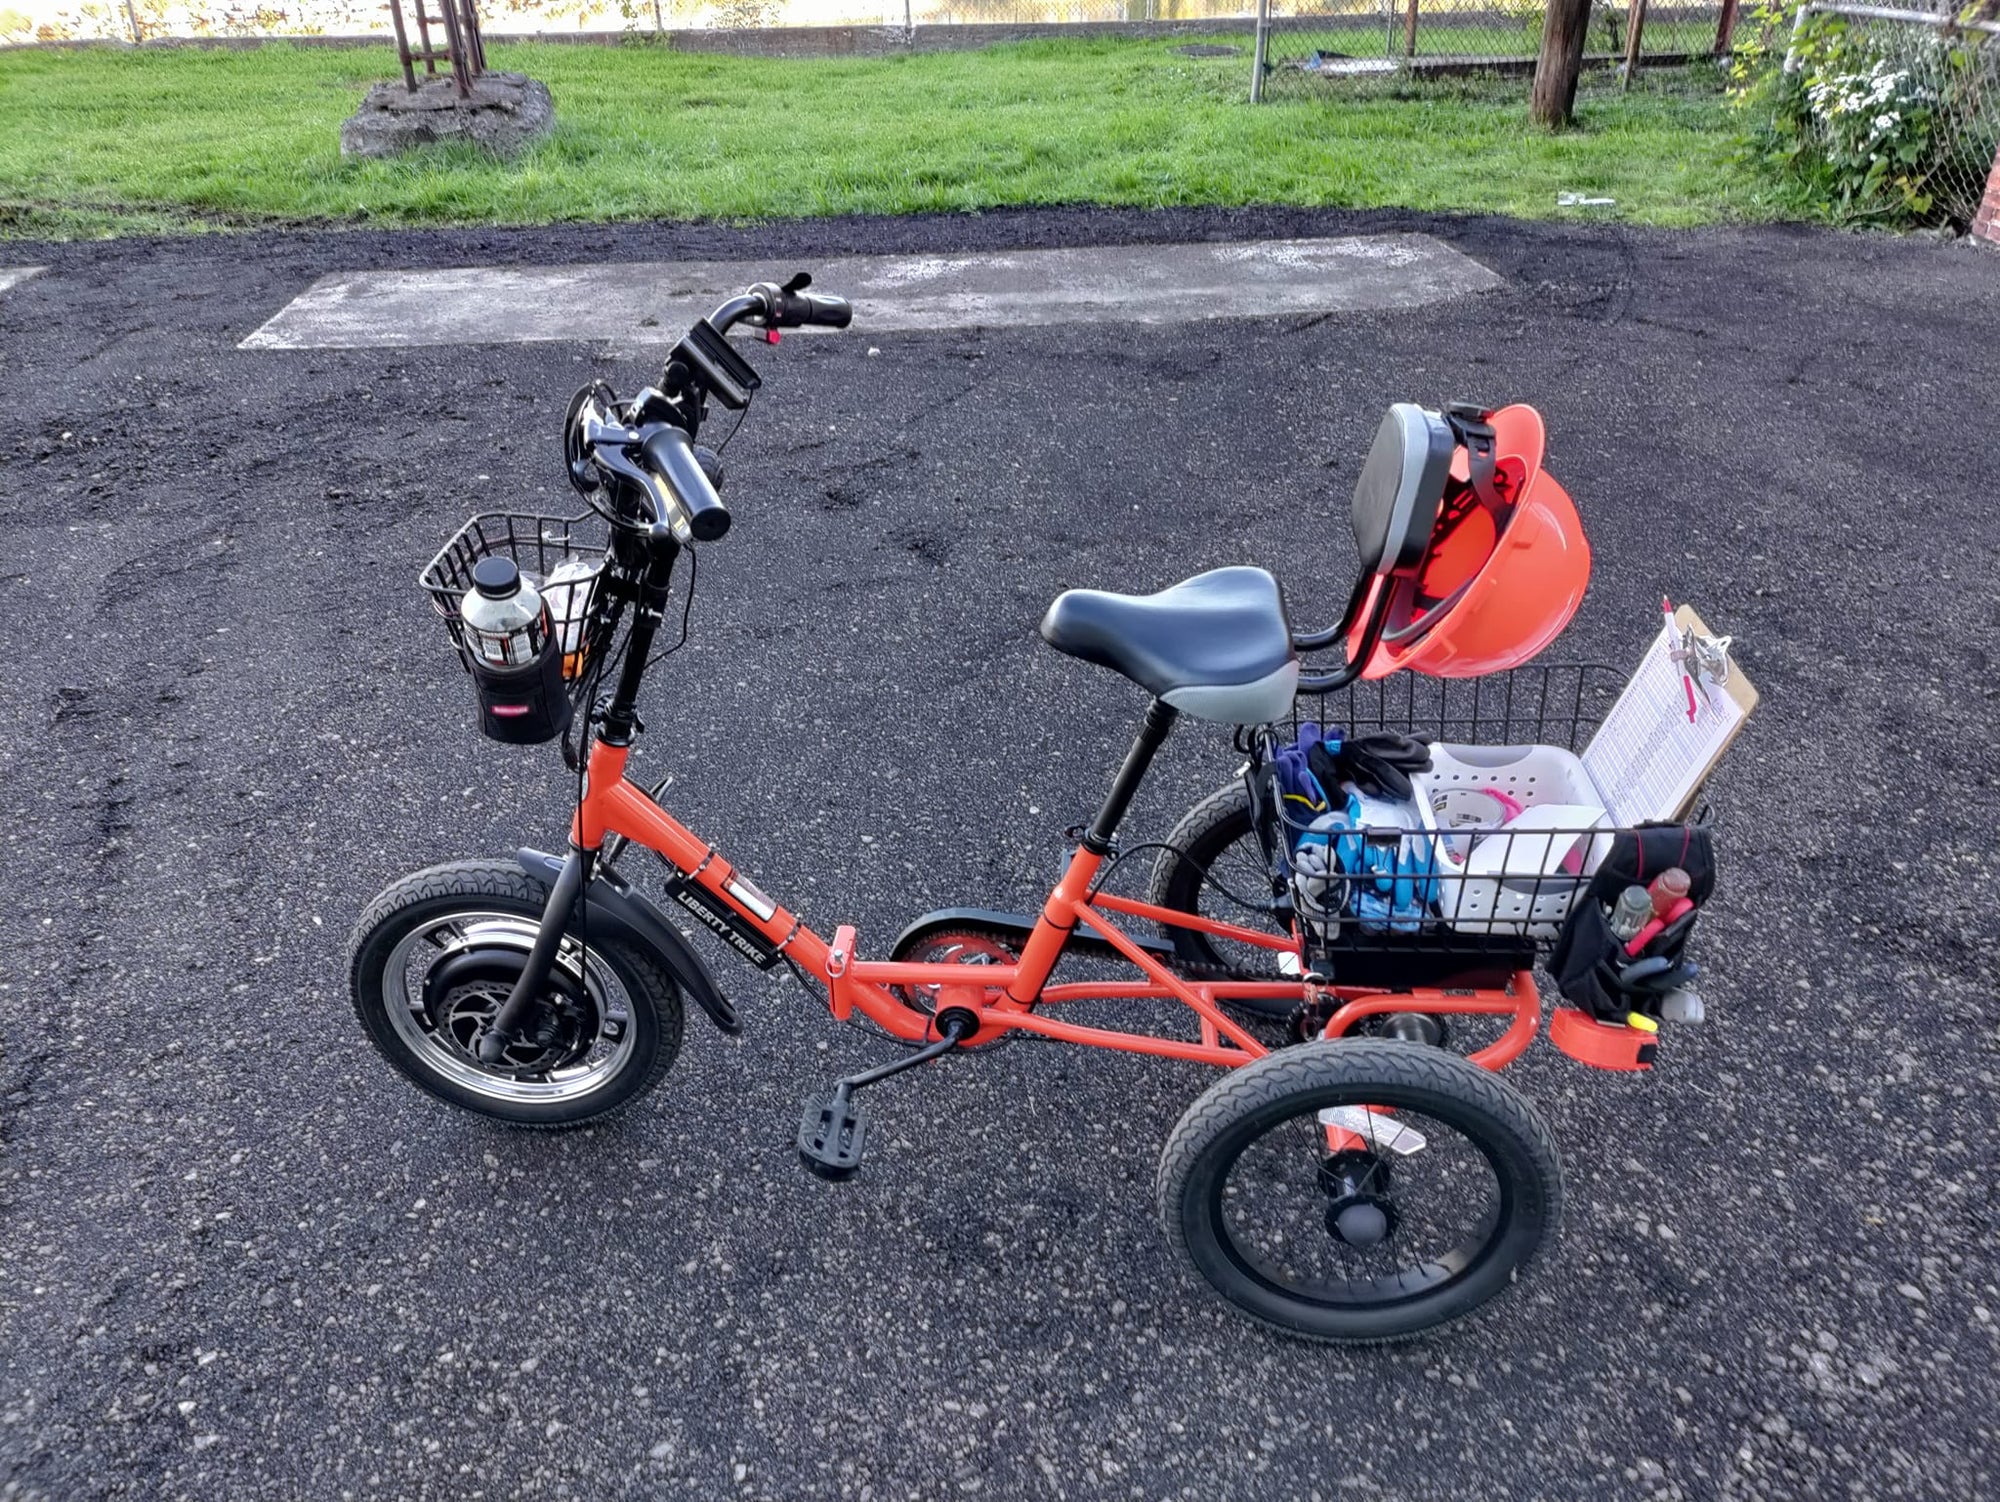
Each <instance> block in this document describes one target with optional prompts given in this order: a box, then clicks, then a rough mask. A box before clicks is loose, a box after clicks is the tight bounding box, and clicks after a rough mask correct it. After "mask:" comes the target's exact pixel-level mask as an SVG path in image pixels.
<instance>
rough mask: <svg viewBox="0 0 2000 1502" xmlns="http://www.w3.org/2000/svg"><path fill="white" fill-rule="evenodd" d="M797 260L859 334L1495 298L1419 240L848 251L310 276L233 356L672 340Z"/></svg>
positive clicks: (1452, 259)
mask: <svg viewBox="0 0 2000 1502" xmlns="http://www.w3.org/2000/svg"><path fill="white" fill-rule="evenodd" d="M799 264H804V265H805V266H806V268H807V269H809V270H810V271H811V272H812V273H813V278H814V281H815V284H816V285H818V286H819V287H820V288H821V289H822V290H824V291H828V292H838V293H841V294H843V295H844V296H847V297H850V298H852V299H853V301H854V306H855V314H854V326H855V328H856V329H857V330H860V331H862V332H865V333H870V334H875V333H888V332H894V331H898V330H906V329H954V328H968V327H987V328H994V327H1007V326H1013V325H1036V324H1069V323H1181V322H1187V321H1191V320H1195V319H1202V318H1254V317H1261V316H1265V315H1269V314H1276V313H1293V314H1296V313H1347V312H1358V311H1364V310H1368V309H1379V308H1408V307H1417V306H1420V305H1422V304H1425V303H1432V302H1439V301H1442V300H1444V299H1446V298H1454V297H1462V296H1465V295H1467V294H1469V293H1474V292H1485V291H1488V290H1490V289H1492V288H1494V287H1497V286H1499V285H1500V278H1499V277H1498V276H1496V275H1495V274H1494V273H1493V272H1491V271H1489V270H1488V269H1487V268H1486V267H1484V266H1482V265H1480V264H1479V263H1478V262H1477V261H1475V260H1472V259H1471V258H1470V257H1468V256H1465V255H1461V254H1460V253H1459V252H1458V251H1456V250H1453V249H1452V248H1451V247H1450V246H1448V245H1446V244H1444V243H1443V242H1442V241H1439V240H1435V239H1433V238H1431V237H1430V236H1429V235H1368V236H1353V237H1345V238H1340V239H1319V240H1261V241H1255V242H1245V243H1238V244H1209V245H1132V246H1118V247H1115V248H1093V249H1087V250H1024V251H1015V252H1011V253H1001V254H980V255H933V256H855V257H851V258H847V259H841V260H832V261H826V262H822V263H820V264H818V265H813V264H811V263H810V262H803V263H801V262H800V261H799V258H797V257H793V258H788V259H784V260H774V261H765V262H729V261H720V262H718V261H699V262H671V263H669V262H658V263H631V264H624V265H606V266H567V267H546V268H533V269H528V270H499V269H488V270H480V269H468V270H462V271H365V272H351V273H341V274H336V275H333V276H327V277H322V278H321V279H320V280H319V281H317V282H315V283H314V284H313V285H312V286H311V287H309V288H308V289H307V290H306V291H305V292H304V293H302V294H300V296H299V297H297V298H296V299H294V300H293V301H292V302H291V303H290V304H288V305H287V306H286V307H285V308H284V309H283V310H282V311H281V312H279V314H278V315H277V316H276V317H275V318H273V319H271V321H270V322H268V323H266V324H265V325H264V326H263V327H262V328H260V329H258V330H257V331H256V332H255V333H253V334H251V335H250V337H249V338H247V339H245V340H244V341H243V345H242V347H243V348H245V349H363V348H380V347H394V346H410V345H426V344H519V343H529V342H533V341H537V340H555V339H578V340H590V341H604V340H609V341H615V342H617V343H619V344H621V345H644V344H667V343H672V342H673V341H674V340H675V339H678V338H679V337H680V334H681V332H682V330H683V329H685V328H686V326H687V324H688V323H689V322H691V321H692V320H693V319H695V318H697V317H699V316H700V315H701V314H703V313H706V312H708V311H709V310H710V309H712V308H713V307H714V306H715V304H717V303H718V302H720V301H722V300H723V299H724V298H725V297H728V296H730V295H731V294H733V293H736V292H740V291H741V290H742V289H743V288H744V287H746V286H748V285H749V284H750V283H752V282H757V281H768V280H773V279H780V280H781V279H783V278H784V277H785V276H787V275H788V274H789V273H790V272H792V271H794V270H796V269H798V266H799Z"/></svg>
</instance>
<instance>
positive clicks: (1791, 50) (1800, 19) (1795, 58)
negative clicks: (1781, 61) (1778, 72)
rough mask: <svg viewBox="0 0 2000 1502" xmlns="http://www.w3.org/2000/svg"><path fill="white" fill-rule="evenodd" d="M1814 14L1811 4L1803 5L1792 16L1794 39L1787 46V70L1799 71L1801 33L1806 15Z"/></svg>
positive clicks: (1790, 71)
mask: <svg viewBox="0 0 2000 1502" xmlns="http://www.w3.org/2000/svg"><path fill="white" fill-rule="evenodd" d="M1811 14H1812V7H1811V6H1810V5H1801V6H1800V7H1799V9H1798V14H1796V15H1795V16H1793V17H1792V39H1791V41H1790V43H1789V44H1787V46H1786V47H1785V69H1784V70H1785V72H1787V73H1796V72H1798V71H1799V33H1800V32H1801V31H1802V30H1804V29H1805V24H1806V17H1807V16H1809V15H1811Z"/></svg>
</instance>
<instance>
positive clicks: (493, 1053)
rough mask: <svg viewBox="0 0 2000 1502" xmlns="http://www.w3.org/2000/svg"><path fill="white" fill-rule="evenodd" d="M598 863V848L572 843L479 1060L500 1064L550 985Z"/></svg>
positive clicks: (490, 1029)
mask: <svg viewBox="0 0 2000 1502" xmlns="http://www.w3.org/2000/svg"><path fill="white" fill-rule="evenodd" d="M596 865H597V852H596V851H594V850H584V849H582V848H580V847H578V846H576V845H572V846H570V849H569V859H567V860H565V861H564V862H563V867H562V871H561V872H560V873H559V874H558V875H557V877H556V881H555V885H554V886H553V887H551V888H549V900H548V905H547V906H545V907H544V908H543V909H542V926H541V927H540V929H538V930H537V931H536V933H535V942H534V945H533V947H532V948H530V949H529V951H528V962H527V963H526V964H525V965H523V966H522V967H521V973H520V975H519V976H518V977H516V978H515V981H514V989H513V990H512V991H510V992H508V993H507V999H506V1000H505V1001H503V1002H502V1003H501V1004H500V1010H499V1011H498V1012H496V1013H494V1015H493V1024H492V1026H491V1027H489V1028H487V1029H486V1035H485V1036H484V1037H482V1038H481V1039H480V1040H479V1062H480V1063H482V1064H498V1063H499V1062H500V1061H501V1059H502V1058H504V1057H505V1056H506V1053H507V1050H508V1049H509V1048H511V1047H513V1045H514V1041H515V1039H514V1035H515V1033H516V1032H518V1031H519V1030H520V1026H521V1023H522V1021H523V1019H525V1018H526V1017H527V1015H528V1008H529V1007H530V1006H532V1005H533V1004H534V1001H535V998H536V997H537V996H540V995H541V994H542V992H543V991H544V990H545V989H546V988H547V986H548V982H549V972H550V971H551V970H553V969H554V968H555V963H556V951H557V950H558V949H560V948H561V947H562V941H563V933H564V931H565V930H566V929H567V928H568V927H569V918H570V914H571V913H573V912H575V911H576V899H577V898H578V896H580V895H581V894H582V892H583V889H584V887H585V886H586V885H588V884H589V881H590V877H591V873H592V871H593V870H594V869H595V867H596Z"/></svg>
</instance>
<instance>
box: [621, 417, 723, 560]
mask: <svg viewBox="0 0 2000 1502" xmlns="http://www.w3.org/2000/svg"><path fill="white" fill-rule="evenodd" d="M639 451H640V452H641V453H642V454H644V455H645V456H646V466H647V468H648V469H650V470H651V471H652V473H653V475H654V476H656V477H657V478H659V479H660V480H661V481H662V482H664V485H665V488H666V489H667V490H668V491H669V492H671V498H672V500H673V502H674V503H675V504H676V506H677V507H678V508H679V511H680V513H681V516H682V517H683V518H684V519H685V520H686V522H687V529H688V532H689V533H690V534H691V535H692V536H693V537H694V540H695V541H696V542H714V541H715V540H716V539H717V538H719V537H721V536H722V535H723V534H724V533H725V532H727V531H728V530H729V508H728V507H727V506H725V505H723V504H722V497H721V496H719V495H717V494H716V493H715V487H714V486H713V485H711V484H710V483H709V480H708V475H707V473H706V471H704V470H703V469H702V467H701V461H700V460H699V459H697V458H695V455H694V440H693V439H692V438H690V437H688V435H687V434H686V433H685V432H683V431H682V430H681V429H679V428H677V427H675V426H673V424H671V423H662V424H660V426H659V427H657V428H656V429H654V430H653V431H652V432H651V433H649V434H648V435H647V437H646V440H645V441H644V442H643V443H641V444H640V445H639ZM647 489H648V492H649V494H650V493H651V492H652V489H653V487H651V486H649V487H647ZM656 503H657V498H656ZM662 510H663V514H662V515H661V516H660V518H659V520H661V521H663V522H666V523H667V524H668V525H669V526H671V525H672V517H671V516H670V515H668V514H665V512H664V508H662Z"/></svg>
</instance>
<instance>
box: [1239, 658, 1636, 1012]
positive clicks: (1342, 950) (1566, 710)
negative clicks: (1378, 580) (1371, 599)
mask: <svg viewBox="0 0 2000 1502" xmlns="http://www.w3.org/2000/svg"><path fill="white" fill-rule="evenodd" d="M1625 681H1626V678H1625V674H1624V673H1622V672H1620V671H1619V670H1617V669H1616V668H1612V667H1608V666H1604V665H1601V664H1594V663H1593V664H1558V665H1554V666H1541V665H1536V666H1530V667H1524V668H1516V669H1513V670H1512V671H1510V672H1506V673H1496V674H1491V675H1488V676H1486V677H1483V678H1469V679H1443V678H1427V677H1421V676H1419V675H1417V674H1414V673H1399V674H1396V675H1394V676H1393V677H1390V678H1385V679H1381V680H1379V681H1376V682H1363V683H1357V684H1354V685H1353V686H1351V687H1350V688H1348V689H1345V690H1343V691H1341V692H1338V693H1333V694H1328V695H1327V696H1326V697H1325V698H1324V699H1321V700H1314V699H1311V698H1301V699H1300V700H1299V701H1298V702H1297V705H1296V707H1295V709H1294V714H1293V718H1292V720H1291V722H1290V724H1289V726H1288V727H1287V726H1280V727H1278V728H1279V732H1280V734H1281V736H1282V735H1283V733H1284V731H1285V730H1286V729H1287V728H1288V729H1289V730H1290V732H1291V740H1292V742H1296V740H1297V737H1298V731H1299V728H1300V726H1301V725H1302V724H1304V723H1306V722H1312V723H1315V724H1318V725H1319V726H1321V727H1322V732H1323V733H1325V734H1331V733H1332V732H1333V731H1334V730H1336V729H1338V730H1339V731H1340V732H1342V733H1343V734H1344V735H1345V736H1347V737H1348V738H1350V739H1351V738H1353V737H1357V736H1362V735H1368V734H1371V733H1375V732H1381V731H1390V732H1396V733H1399V734H1402V735H1407V736H1410V737H1412V738H1414V739H1416V740H1419V741H1423V742H1425V743H1427V744H1430V745H1433V746H1439V745H1441V746H1442V747H1444V748H1447V749H1446V750H1445V752H1444V753H1443V754H1442V755H1438V756H1435V757H1434V759H1433V767H1432V770H1431V772H1430V773H1417V774H1414V776H1413V777H1412V782H1413V784H1414V785H1415V792H1416V797H1415V798H1414V800H1413V802H1414V804H1415V805H1416V806H1415V808H1414V809H1409V808H1407V807H1406V809H1405V810H1404V812H1405V813H1406V814H1409V815H1411V817H1407V818H1406V819H1403V820H1401V821H1398V822H1396V823H1393V824H1388V825H1381V826H1378V825H1371V826H1370V830H1371V832H1370V833H1368V834H1366V835H1359V836H1357V835H1356V834H1352V833H1350V834H1347V835H1345V836H1343V835H1341V834H1340V832H1339V831H1338V830H1333V831H1328V830H1325V829H1322V830H1320V831H1314V830H1313V829H1312V825H1313V823H1314V821H1315V820H1316V819H1317V818H1318V817H1319V816H1318V814H1317V813H1315V812H1313V811H1309V810H1307V809H1305V808H1303V807H1301V806H1299V805H1296V804H1293V803H1291V802H1289V801H1288V800H1287V801H1282V802H1281V810H1282V819H1283V823H1284V826H1285V828H1284V833H1285V838H1286V846H1287V849H1286V854H1287V858H1288V860H1289V861H1290V862H1291V864H1292V867H1293V871H1294V873H1295V876H1296V875H1302V874H1303V873H1304V872H1305V870H1306V868H1307V867H1308V866H1310V865H1312V864H1313V857H1312V856H1311V855H1306V856H1304V859H1303V863H1302V858H1301V857H1302V842H1306V841H1307V840H1308V837H1311V838H1312V839H1316V840H1318V841H1322V842H1324V843H1323V844H1322V847H1321V848H1322V849H1323V850H1327V851H1328V852H1329V853H1330V854H1331V857H1332V859H1331V862H1330V864H1331V866H1332V867H1333V868H1334V869H1333V870H1332V871H1330V872H1329V874H1328V876H1327V878H1326V882H1325V885H1323V886H1320V887H1319V888H1317V893H1318V898H1319V906H1320V912H1319V913H1318V914H1314V913H1312V912H1310V911H1308V908H1307V901H1306V897H1307V892H1306V890H1305V889H1304V885H1303V883H1301V884H1300V885H1299V886H1297V887H1295V893H1296V895H1297V896H1298V898H1299V906H1300V917H1301V919H1302V920H1306V921H1307V923H1308V925H1309V932H1310V933H1311V934H1312V935H1313V936H1314V938H1315V940H1316V941H1317V945H1318V947H1321V948H1323V949H1324V950H1326V951H1327V952H1328V953H1329V955H1330V956H1331V958H1332V961H1333V965H1334V973H1335V974H1344V975H1350V976H1353V975H1357V974H1360V973H1362V972H1370V973H1373V972H1377V971H1379V972H1380V973H1381V974H1383V975H1385V976H1393V975H1396V974H1398V973H1399V967H1398V966H1397V965H1396V963H1395V962H1394V960H1393V958H1392V957H1396V956H1401V957H1404V958H1406V959H1408V960H1409V961H1411V962H1412V968H1413V969H1414V970H1415V971H1418V972H1426V971H1428V972H1436V971H1437V966H1438V964H1439V963H1443V965H1444V967H1445V970H1446V971H1447V972H1448V971H1449V970H1450V969H1451V967H1452V965H1453V964H1454V963H1459V962H1463V963H1464V964H1466V965H1467V966H1475V965H1482V964H1486V965H1503V964H1518V965H1526V964H1529V963H1532V961H1533V957H1534V955H1535V953H1536V952H1537V951H1538V950H1546V949H1547V948H1549V947H1550V946H1551V945H1552V944H1553V943H1554V942H1555V939H1556V937H1557V936H1558V934H1559V933H1560V931H1561V928H1562V924H1563V921H1564V919H1565V918H1566V917H1567V916H1568V914H1569V912H1570V910H1571V908H1572V907H1573V906H1574V904H1575V903H1576V902H1578V901H1582V900H1585V899H1584V894H1585V893H1586V892H1587V890H1588V888H1589V884H1590V873H1591V872H1592V871H1594V870H1595V869H1596V866H1597V864H1598V863H1599V862H1600V861H1601V860H1602V859H1603V857H1604V855H1605V854H1606V853H1607V852H1608V851H1609V848H1610V845H1611V842H1612V840H1613V839H1614V838H1615V837H1616V836H1617V835H1618V834H1620V833H1621V832H1622V831H1621V830H1620V829H1619V828H1618V827H1617V826H1615V825H1614V824H1613V822H1612V819H1611V816H1610V815H1609V814H1608V813H1606V814H1605V815H1604V816H1603V818H1602V819H1601V820H1595V821H1593V820H1592V819H1591V818H1589V817H1588V816H1586V815H1584V814H1581V813H1572V814H1553V813H1552V814H1548V815H1541V816H1537V815H1533V814H1532V813H1530V814H1528V815H1527V816H1526V817H1527V821H1528V822H1527V824H1526V825H1518V824H1516V822H1515V821H1517V820H1518V818H1519V815H1520V811H1522V810H1531V809H1533V808H1535V807H1536V806H1538V805H1539V806H1542V807H1550V808H1554V807H1561V808H1564V809H1569V810H1574V809H1579V808H1588V807H1591V806H1598V807H1601V806H1602V799H1601V797H1599V796H1598V795H1597V793H1596V790H1595V788H1594V787H1593V786H1592V785H1591V783H1590V782H1589V780H1588V774H1587V773H1586V772H1584V771H1583V769H1582V767H1581V764H1580V762H1578V761H1577V760H1576V758H1577V757H1578V756H1579V755H1580V754H1581V752H1582V751H1583V749H1584V748H1585V747H1586V746H1587V745H1588V744H1589V743H1590V739H1591V737H1592V736H1593V735H1594V734H1595V733H1596V730H1597V727H1598V725H1599V723H1600V722H1601V721H1602V719H1603V717H1604V715H1605V714H1606V713H1607V712H1608V711H1609V710H1610V708H1611V706H1612V705H1613V704H1614V703H1615V702H1616V701H1617V699H1618V696H1619V694H1620V693H1621V692H1622V691H1623V689H1624V687H1625ZM1280 749H1282V744H1281V747H1280ZM1579 778H1581V779H1582V780H1581V781H1579V780H1578V779H1579ZM1327 791H1328V794H1329V797H1330V798H1331V799H1332V800H1333V807H1334V808H1335V809H1340V808H1341V807H1342V803H1341V796H1342V795H1341V793H1340V792H1339V791H1337V790H1335V789H1328V790H1327ZM1496 794H1497V795H1498V796H1495V795H1496ZM1503 820H1507V821H1509V823H1510V826H1513V827H1506V828H1501V827H1496V826H1498V825H1500V824H1501V823H1502V821H1503ZM1539 820H1547V822H1546V823H1540V822H1538V821H1539ZM1376 830H1380V831H1381V832H1379V833H1377V832H1375V831H1376ZM1356 868H1360V869H1356ZM1364 897H1365V898H1367V899H1368V900H1367V903H1366V908H1365V911H1364V909H1363V906H1362V899H1363V898H1364ZM1335 920H1337V921H1335ZM1343 956H1346V957H1347V960H1346V962H1345V963H1343V960H1342V957H1343ZM1357 961H1361V962H1362V963H1359V964H1357V963H1356V962H1357Z"/></svg>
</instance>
